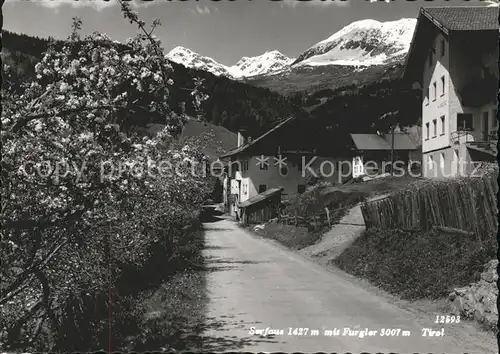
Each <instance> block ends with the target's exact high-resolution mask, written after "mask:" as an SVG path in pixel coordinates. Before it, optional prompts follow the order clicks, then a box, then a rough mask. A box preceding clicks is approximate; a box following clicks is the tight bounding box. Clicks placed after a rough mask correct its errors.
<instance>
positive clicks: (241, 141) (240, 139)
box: [238, 129, 245, 147]
mask: <svg viewBox="0 0 500 354" xmlns="http://www.w3.org/2000/svg"><path fill="white" fill-rule="evenodd" d="M244 134H245V130H244V129H242V130H240V131H238V147H241V146H243V145H245V135H244Z"/></svg>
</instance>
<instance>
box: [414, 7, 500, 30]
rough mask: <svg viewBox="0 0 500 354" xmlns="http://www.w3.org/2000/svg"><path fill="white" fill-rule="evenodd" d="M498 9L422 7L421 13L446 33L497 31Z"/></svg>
mask: <svg viewBox="0 0 500 354" xmlns="http://www.w3.org/2000/svg"><path fill="white" fill-rule="evenodd" d="M498 12H499V11H498V7H496V6H495V7H489V6H480V7H479V6H477V7H476V6H473V7H471V6H458V7H457V6H449V7H424V8H422V9H421V13H422V14H423V15H424V16H426V17H427V18H428V19H429V20H431V21H437V22H438V23H439V24H440V25H441V26H443V27H444V28H445V29H446V30H448V31H490V30H498V29H499V25H498Z"/></svg>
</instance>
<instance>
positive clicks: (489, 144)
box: [450, 130, 498, 158]
mask: <svg viewBox="0 0 500 354" xmlns="http://www.w3.org/2000/svg"><path fill="white" fill-rule="evenodd" d="M450 140H451V143H452V145H455V146H457V145H462V144H465V145H466V146H467V148H470V149H473V150H475V151H477V152H479V153H483V154H484V153H485V154H487V155H492V156H494V157H495V158H496V155H497V143H498V133H497V130H491V131H490V133H489V135H488V137H487V139H486V140H485V139H480V138H478V137H477V134H474V131H467V130H457V131H455V132H452V133H451V134H450Z"/></svg>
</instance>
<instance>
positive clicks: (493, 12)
mask: <svg viewBox="0 0 500 354" xmlns="http://www.w3.org/2000/svg"><path fill="white" fill-rule="evenodd" d="M498 14H499V9H498V7H488V6H453V7H451V6H448V7H422V8H420V13H419V15H418V21H417V25H416V28H415V31H414V32H413V38H412V40H411V44H410V50H409V51H408V54H407V56H406V63H405V69H404V72H403V77H406V78H408V79H410V78H415V77H416V76H418V75H420V67H421V66H422V65H424V61H425V58H426V47H427V46H429V42H430V41H431V38H432V31H435V30H440V31H442V32H443V33H444V34H445V35H448V34H450V32H454V33H464V32H479V31H498V30H499V25H498ZM479 33H483V32H479Z"/></svg>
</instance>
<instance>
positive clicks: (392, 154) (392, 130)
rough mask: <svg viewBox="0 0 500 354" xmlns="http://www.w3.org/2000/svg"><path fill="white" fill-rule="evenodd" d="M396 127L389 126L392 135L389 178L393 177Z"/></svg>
mask: <svg viewBox="0 0 500 354" xmlns="http://www.w3.org/2000/svg"><path fill="white" fill-rule="evenodd" d="M395 127H396V125H395V124H393V125H392V126H391V135H392V141H391V176H394V128H395Z"/></svg>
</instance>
